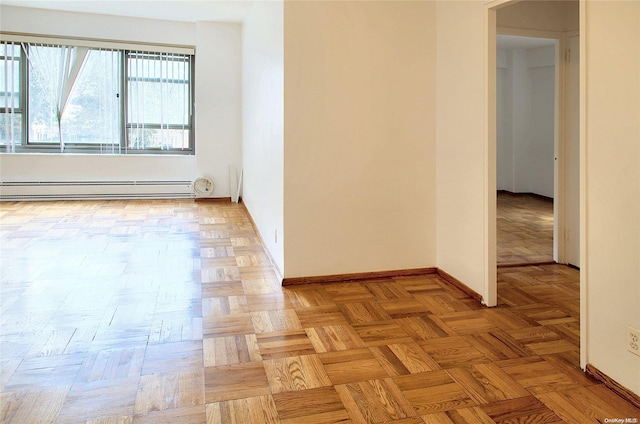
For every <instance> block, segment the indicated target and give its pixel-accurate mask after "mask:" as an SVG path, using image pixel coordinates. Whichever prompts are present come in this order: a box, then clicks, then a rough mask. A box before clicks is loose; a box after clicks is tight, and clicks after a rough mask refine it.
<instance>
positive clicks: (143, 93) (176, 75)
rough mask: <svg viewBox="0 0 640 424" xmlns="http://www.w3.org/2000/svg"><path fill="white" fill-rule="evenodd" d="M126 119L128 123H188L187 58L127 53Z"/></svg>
mask: <svg viewBox="0 0 640 424" xmlns="http://www.w3.org/2000/svg"><path fill="white" fill-rule="evenodd" d="M127 65H128V72H129V74H128V110H127V113H128V120H129V123H131V124H140V125H142V124H145V125H148V124H158V125H159V124H169V125H181V126H189V120H190V116H189V114H190V113H189V112H190V111H189V101H190V93H189V86H190V84H189V77H190V70H189V65H190V64H189V58H188V56H183V55H157V54H144V53H130V54H129V56H128V60H127Z"/></svg>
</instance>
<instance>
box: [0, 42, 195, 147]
mask: <svg viewBox="0 0 640 424" xmlns="http://www.w3.org/2000/svg"><path fill="white" fill-rule="evenodd" d="M0 61H1V62H0V67H1V68H2V69H0V151H3V152H17V151H19V152H28V151H33V152H42V151H47V152H56V151H59V152H72V153H73V152H85V153H116V154H126V153H129V154H131V153H184V154H193V151H194V149H193V124H192V122H193V106H192V105H193V55H191V54H183V53H163V52H144V51H136V50H126V49H113V48H103V47H95V48H94V47H83V46H67V45H53V44H39V43H38V44H36V43H16V42H13V43H11V42H2V43H0Z"/></svg>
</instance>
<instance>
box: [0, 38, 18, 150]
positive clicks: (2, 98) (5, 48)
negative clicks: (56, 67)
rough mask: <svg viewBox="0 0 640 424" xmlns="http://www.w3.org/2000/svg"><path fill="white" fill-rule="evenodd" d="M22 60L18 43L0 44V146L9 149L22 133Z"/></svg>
mask: <svg viewBox="0 0 640 424" xmlns="http://www.w3.org/2000/svg"><path fill="white" fill-rule="evenodd" d="M23 62H24V61H23V56H22V50H21V48H20V45H19V44H13V43H1V44H0V146H2V147H5V148H7V147H8V148H9V149H12V144H13V143H14V141H15V140H22V135H23V133H24V128H23V123H24V119H23V117H24V108H23V105H24V99H23V96H22V95H23V91H22V90H21V87H22V85H23V80H24V75H23V68H24V63H23Z"/></svg>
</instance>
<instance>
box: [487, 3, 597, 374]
mask: <svg viewBox="0 0 640 424" xmlns="http://www.w3.org/2000/svg"><path fill="white" fill-rule="evenodd" d="M519 1H521V0H487V1H486V2H485V5H484V16H483V19H484V31H483V32H484V34H483V41H484V98H485V110H484V115H485V120H484V122H485V131H484V142H483V147H484V152H485V154H484V170H485V173H484V175H485V180H484V187H485V189H486V190H485V193H483V198H484V205H485V218H486V222H485V223H484V242H485V267H484V268H485V273H484V274H485V275H484V276H485V297H484V299H485V304H486V305H487V306H495V305H497V298H498V285H497V263H496V253H495V252H496V248H497V240H496V209H497V205H496V88H497V87H496V73H497V71H496V35H497V32H498V28H497V27H496V13H497V10H498V9H501V8H503V7H506V6H509V5H512V4H515V3H517V2H519ZM586 1H587V0H579V14H580V18H579V31H578V32H579V34H580V65H579V78H580V91H579V97H580V100H579V101H580V105H579V117H580V123H579V128H580V129H579V132H580V177H579V180H580V269H581V271H580V366H581V367H582V368H583V369H584V368H585V367H586V364H587V358H588V352H587V347H588V334H587V323H588V322H587V313H588V308H587V289H588V284H587V281H588V278H587V269H588V268H587V261H586V258H587V234H586V220H587V219H586V218H587V217H586V207H585V205H586V202H585V194H586V190H585V187H586V184H585V183H586V171H585V166H584V165H585V159H586V152H585V148H584V147H585V139H586V126H585V117H586V78H585V77H586V58H585V54H584V52H585V50H586V43H587V40H586V35H585V31H584V29H585V27H586V13H585V10H586ZM501 30H504V29H501ZM514 35H516V34H514ZM571 35H573V34H572V33H563V36H562V37H561V38H560V43H559V45H560V46H559V47H560V48H558V49H557V52H556V54H558V52H561V53H560V54H561V55H562V56H561V57H560V59H562V60H559V61H558V66H557V69H556V73H558V72H560V74H561V82H562V87H560V86H558V89H557V90H556V96H561V97H560V98H561V99H563V100H562V101H563V102H564V98H565V95H564V94H565V92H564V83H565V75H566V63H565V60H564V52H565V51H566V50H567V47H568V42H569V40H568V38H569V37H570V36H571ZM560 68H561V69H562V70H561V71H560ZM557 98H558V97H556V99H557ZM564 110H565V108H564V104H563V107H562V108H561V111H560V112H561V113H560V114H559V115H560V116H561V120H562V124H561V123H560V122H556V129H555V131H556V135H558V134H560V135H562V137H560V140H562V139H563V138H564V128H565V127H564ZM556 115H558V114H556ZM560 127H561V128H562V130H561V129H560ZM559 131H562V133H559ZM558 144H561V146H558ZM556 147H559V149H560V150H559V151H556V154H557V153H562V149H563V148H564V143H556ZM556 157H558V156H556ZM563 160H564V155H561V159H560V158H559V159H558V160H556V161H555V162H556V164H555V167H554V169H555V172H557V174H556V175H555V177H556V178H554V180H555V181H554V184H559V185H560V187H554V192H556V193H557V194H558V195H560V196H563V195H564V193H563V184H564V176H563V173H562V171H563V170H564V163H563ZM556 167H560V169H557V168H556ZM556 190H557V191H556ZM563 207H564V206H561V207H560V208H558V209H559V212H560V210H562V212H561V213H559V214H558V221H559V222H558V223H557V224H556V225H554V233H555V231H556V228H558V229H560V228H566V227H565V226H566V224H565V221H564V209H563ZM554 215H555V208H554ZM554 218H555V217H554ZM561 234H563V233H561ZM562 239H563V240H562V242H561V243H559V245H558V246H557V252H558V258H557V261H558V262H559V263H563V260H564V259H565V254H566V253H565V251H566V250H565V243H564V237H562ZM556 240H558V241H560V237H556V234H554V244H555V243H556ZM554 251H555V246H554Z"/></svg>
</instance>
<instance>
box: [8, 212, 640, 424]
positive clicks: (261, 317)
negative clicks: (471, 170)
mask: <svg viewBox="0 0 640 424" xmlns="http://www.w3.org/2000/svg"><path fill="white" fill-rule="evenodd" d="M536 225H537V228H538V229H540V228H542V226H543V225H546V223H545V222H542V221H540V222H538V223H537V224H536ZM536 231H537V230H536ZM529 234H530V235H531V233H529ZM518 260H520V259H518ZM0 271H1V272H0V302H1V310H0V349H1V350H0V422H1V423H3V424H5V423H6V424H23V423H27V424H30V423H91V424H136V423H178V424H181V423H207V424H209V423H224V424H227V423H237V424H246V423H255V424H258V423H274V424H275V423H284V424H300V423H319V424H326V423H395V424H418V423H485V424H487V423H507V422H509V423H511V422H536V423H538V422H539V423H547V422H550V423H553V422H568V423H585V422H604V419H605V418H615V417H620V416H624V417H639V418H640V410H638V409H637V408H635V407H633V406H632V405H631V404H629V403H627V402H626V401H624V400H623V399H621V398H620V397H618V396H617V395H615V394H614V393H613V392H611V391H609V390H608V389H606V388H605V387H604V386H603V385H602V384H599V383H598V382H597V381H595V380H593V379H592V378H590V377H588V376H586V375H585V374H584V373H583V372H582V370H580V368H579V366H578V363H579V344H580V334H579V333H580V331H579V330H580V329H579V324H580V320H579V318H580V317H579V272H578V271H577V270H575V269H572V268H568V267H564V266H560V265H544V266H526V267H507V268H500V269H499V272H498V287H499V296H498V307H496V308H492V309H486V308H484V307H482V306H481V305H479V304H477V303H476V302H475V301H473V300H472V299H469V298H468V297H466V296H465V295H464V293H462V292H460V291H459V290H457V289H455V288H453V287H452V286H450V285H449V284H448V283H446V282H445V281H444V280H442V279H441V278H440V277H438V276H437V275H426V276H421V277H403V278H389V279H385V280H379V281H363V282H345V283H336V284H326V285H318V284H311V285H306V286H299V287H288V288H283V287H281V286H280V284H279V282H278V280H277V277H276V273H275V272H274V270H273V268H272V267H271V265H270V264H269V262H268V256H267V254H266V252H265V251H264V248H263V247H262V245H261V244H260V239H259V238H258V236H257V234H256V233H255V232H254V231H253V228H252V226H251V221H250V218H249V217H248V216H247V215H246V213H245V211H244V208H243V207H242V206H241V205H237V204H231V203H226V202H215V203H213V202H212V203H194V202H192V201H181V200H167V201H100V202H98V201H87V202H84V201H74V202H47V203H28V202H25V203H3V204H0Z"/></svg>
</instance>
